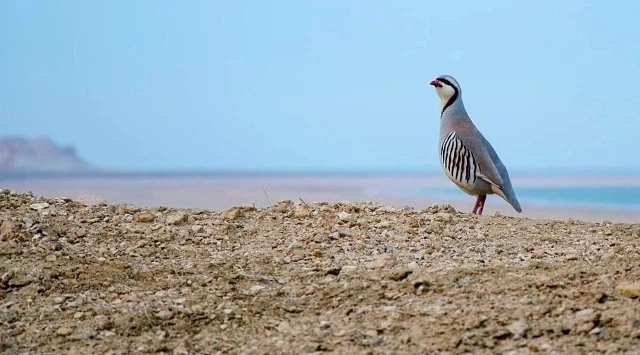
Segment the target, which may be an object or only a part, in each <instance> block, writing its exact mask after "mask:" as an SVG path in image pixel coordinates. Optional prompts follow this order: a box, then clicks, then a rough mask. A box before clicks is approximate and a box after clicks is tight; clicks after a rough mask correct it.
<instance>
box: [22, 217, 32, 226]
mask: <svg viewBox="0 0 640 355" xmlns="http://www.w3.org/2000/svg"><path fill="white" fill-rule="evenodd" d="M22 222H24V226H25V227H27V229H29V228H31V227H32V226H33V224H34V222H33V219H31V218H29V217H24V218H23V219H22Z"/></svg>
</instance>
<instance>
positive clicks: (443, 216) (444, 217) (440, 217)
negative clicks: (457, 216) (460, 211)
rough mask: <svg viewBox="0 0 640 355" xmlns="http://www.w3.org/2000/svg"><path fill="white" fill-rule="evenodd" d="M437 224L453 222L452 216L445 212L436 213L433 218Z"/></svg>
mask: <svg viewBox="0 0 640 355" xmlns="http://www.w3.org/2000/svg"><path fill="white" fill-rule="evenodd" d="M434 220H435V221H437V222H451V221H453V214H451V213H447V212H438V213H436V216H435V218H434Z"/></svg>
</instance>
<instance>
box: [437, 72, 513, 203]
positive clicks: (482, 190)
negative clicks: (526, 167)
mask: <svg viewBox="0 0 640 355" xmlns="http://www.w3.org/2000/svg"><path fill="white" fill-rule="evenodd" d="M430 85H433V86H434V87H435V89H436V93H437V94H438V96H439V97H440V100H441V102H442V111H441V113H440V142H439V149H440V151H439V153H440V154H439V156H440V163H441V165H442V169H443V170H444V172H445V174H446V175H447V177H448V178H449V179H450V180H451V181H453V182H454V183H455V184H456V185H457V186H458V187H459V188H460V189H461V190H463V191H464V192H466V193H468V194H470V195H474V196H477V200H476V205H475V207H474V209H473V213H477V214H482V210H483V208H484V202H485V199H486V196H487V195H490V194H497V195H498V196H500V197H502V198H503V199H504V200H505V201H507V202H508V203H509V204H510V205H511V206H512V207H513V208H514V209H515V210H516V211H517V212H522V208H521V207H520V203H519V202H518V199H517V198H516V194H515V192H514V191H513V187H512V186H511V180H510V179H509V173H508V172H507V169H506V168H505V166H504V165H503V164H502V161H500V158H499V157H498V154H497V153H496V151H495V150H494V149H493V147H492V146H491V144H490V143H489V142H488V141H487V140H486V139H485V137H484V136H483V135H482V133H480V131H479V130H478V129H477V128H476V126H475V125H474V124H473V122H472V121H471V118H470V117H469V115H468V114H467V111H466V109H465V107H464V104H463V102H462V90H461V89H460V85H459V84H458V82H457V81H456V80H455V79H454V78H453V77H451V76H449V75H441V76H439V77H437V78H436V79H435V80H433V81H431V83H430Z"/></svg>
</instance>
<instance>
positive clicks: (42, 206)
mask: <svg viewBox="0 0 640 355" xmlns="http://www.w3.org/2000/svg"><path fill="white" fill-rule="evenodd" d="M49 206H50V205H49V204H48V203H47V202H38V203H32V204H31V205H29V208H31V209H32V210H36V211H40V210H43V209H45V208H47V207H49Z"/></svg>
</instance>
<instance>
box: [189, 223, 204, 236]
mask: <svg viewBox="0 0 640 355" xmlns="http://www.w3.org/2000/svg"><path fill="white" fill-rule="evenodd" d="M191 231H192V232H193V233H196V234H198V233H202V232H204V227H203V226H201V225H198V224H194V225H192V226H191Z"/></svg>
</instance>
